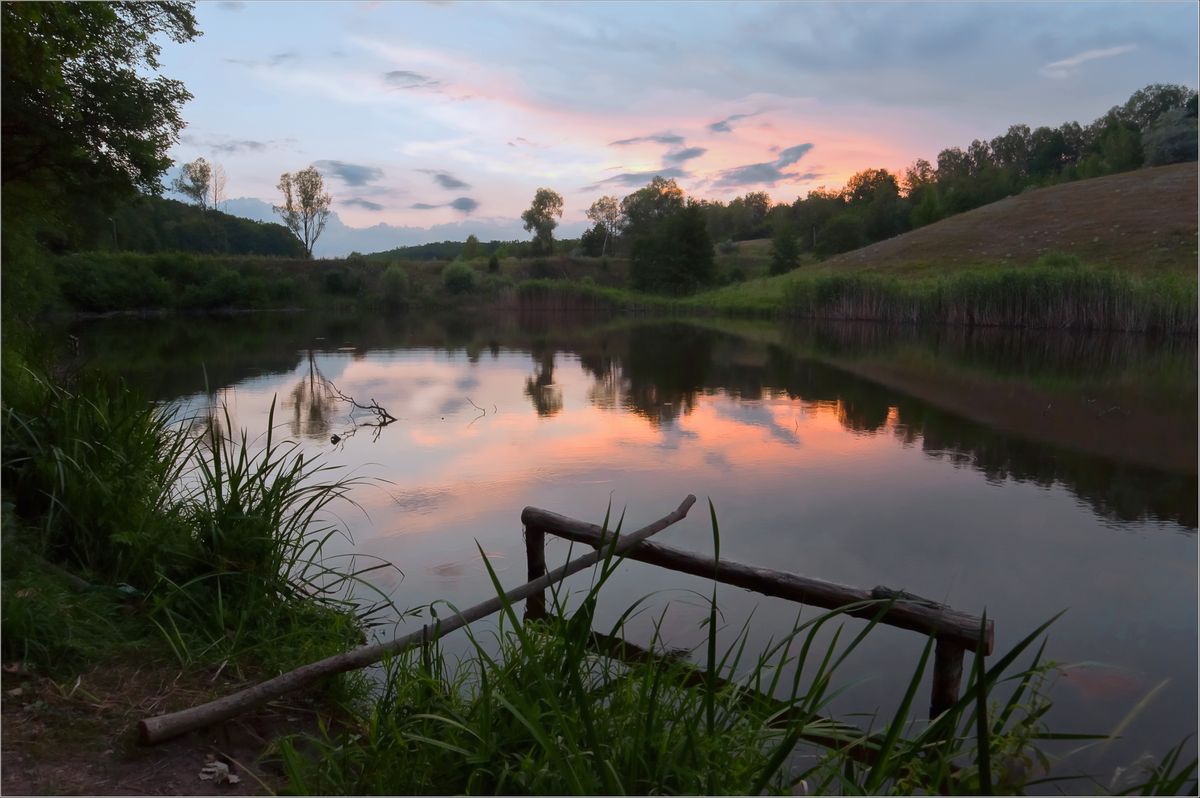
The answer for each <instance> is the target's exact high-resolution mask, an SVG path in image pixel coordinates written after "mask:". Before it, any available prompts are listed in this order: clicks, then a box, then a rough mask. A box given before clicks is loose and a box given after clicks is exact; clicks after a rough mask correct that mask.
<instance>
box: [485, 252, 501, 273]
mask: <svg viewBox="0 0 1200 798" xmlns="http://www.w3.org/2000/svg"><path fill="white" fill-rule="evenodd" d="M499 271H500V257H499V256H498V255H497V254H496V253H495V252H493V253H492V254H491V255H490V256H489V257H488V274H496V273H497V272H499Z"/></svg>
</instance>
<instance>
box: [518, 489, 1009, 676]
mask: <svg viewBox="0 0 1200 798" xmlns="http://www.w3.org/2000/svg"><path fill="white" fill-rule="evenodd" d="M521 521H522V523H524V524H525V528H526V530H529V529H536V530H538V531H541V532H549V533H550V534H552V535H558V536H559V537H564V538H567V539H568V540H574V541H576V542H579V543H586V544H588V545H589V546H599V545H600V544H601V542H602V540H603V530H602V529H601V528H600V527H598V526H596V525H595V524H588V523H585V522H583V521H577V520H575V519H574V518H567V517H566V516H563V515H559V514H558V513H552V512H549V511H547V510H541V509H538V508H536V507H526V508H525V510H524V512H522V513H521ZM625 556H626V557H628V558H629V559H631V560H638V561H640V562H645V563H650V564H651V565H658V566H661V567H663V568H669V569H670V570H672V571H680V572H682V573H686V574H692V575H694V576H699V577H703V578H705V579H715V580H716V581H718V582H721V583H723V584H727V585H734V586H736V587H741V588H745V589H746V590H753V591H754V592H756V593H761V594H763V595H765V596H775V597H777V598H784V599H788V600H790V601H796V602H799V603H801V604H809V605H811V606H814V607H823V608H825V609H829V610H836V609H840V608H842V607H847V606H848V605H851V604H864V603H865V606H860V607H854V608H850V609H847V610H846V614H847V615H851V616H854V617H856V618H866V619H868V620H870V619H873V618H875V617H876V616H879V618H880V621H879V622H880V623H884V624H887V625H889V626H897V627H899V628H901V629H910V630H912V631H916V632H921V633H922V634H926V635H934V636H936V637H937V639H938V642H939V643H942V642H943V641H945V642H948V643H953V644H954V645H955V646H956V647H958V648H959V649H965V650H967V651H975V650H976V649H978V648H979V646H980V635H979V632H980V628H981V625H982V620H981V619H980V618H978V617H976V616H974V615H969V614H967V613H965V612H959V611H957V610H953V609H950V608H948V607H944V606H943V605H940V604H937V603H936V602H932V601H929V600H928V599H920V597H916V596H912V595H911V594H905V593H902V592H901V591H894V590H890V589H888V588H880V587H876V588H875V589H874V590H863V589H861V588H857V587H850V586H848V585H839V584H836V583H834V582H825V581H822V580H819V579H810V578H808V577H804V576H799V575H797V574H791V573H786V572H784V571H774V570H771V569H769V568H759V567H757V566H752V565H742V564H740V563H735V562H729V561H726V560H721V561H719V562H718V561H716V560H713V559H711V558H709V557H705V556H703V555H699V554H693V553H691V552H688V551H682V550H680V549H674V548H671V547H669V546H663V545H660V544H657V543H643V544H640V545H638V546H637V547H635V548H633V549H631V550H630V551H628V552H627V553H626V554H625ZM914 599H915V600H914ZM884 600H890V601H892V604H891V606H889V607H886V608H883V607H881V603H882V601H884ZM881 609H883V612H882V614H881V612H880V611H881ZM994 636H995V633H994V624H993V623H992V621H990V620H989V621H988V622H987V629H986V633H985V635H984V639H983V653H984V654H991V653H992V645H993V640H994ZM946 653H947V654H950V653H951V652H950V650H949V649H948V650H947V652H946ZM959 656H960V657H961V650H960V651H959ZM947 660H949V657H947ZM946 666H947V667H946V669H947V670H952V667H951V665H950V662H949V661H947V663H946ZM956 686H957V684H956Z"/></svg>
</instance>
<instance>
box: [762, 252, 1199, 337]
mask: <svg viewBox="0 0 1200 798" xmlns="http://www.w3.org/2000/svg"><path fill="white" fill-rule="evenodd" d="M783 310H784V312H785V313H787V314H789V315H794V316H802V317H809V318H822V319H841V320H860V319H869V320H874V321H884V322H899V323H912V324H954V325H965V326H980V327H1029V328H1042V329H1070V330H1124V331H1133V332H1150V331H1160V332H1169V333H1185V332H1195V331H1196V282H1195V280H1194V279H1193V280H1188V279H1184V278H1182V277H1178V276H1173V275H1166V276H1155V277H1134V276H1132V275H1130V274H1127V273H1124V272H1119V271H1113V270H1098V269H1088V268H1085V267H1082V266H1080V265H1078V264H1070V263H1068V264H1065V265H1055V264H1053V263H1049V262H1047V263H1039V264H1038V265H1035V266H1031V267H1025V268H980V269H976V270H969V271H961V272H957V273H953V274H948V275H943V276H938V277H934V278H924V279H903V280H902V279H899V278H896V277H891V276H885V275H878V274H870V273H865V274H864V273H857V274H846V275H825V276H820V277H812V278H804V277H798V278H795V279H792V280H791V281H790V282H787V283H786V284H785V285H784V288H783Z"/></svg>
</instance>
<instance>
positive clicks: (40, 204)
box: [0, 1, 200, 230]
mask: <svg viewBox="0 0 1200 798" xmlns="http://www.w3.org/2000/svg"><path fill="white" fill-rule="evenodd" d="M2 30H3V34H2V35H3V47H2V48H0V50H2V52H3V72H4V94H3V98H2V102H3V117H4V135H3V148H2V149H3V153H2V155H0V158H2V164H3V166H2V169H0V172H3V181H4V190H5V192H6V193H8V192H9V191H10V190H12V189H18V188H19V189H20V190H21V196H22V200H23V201H34V202H35V203H36V205H35V207H36V208H38V209H42V210H49V211H50V212H51V213H52V214H55V215H57V214H58V213H60V212H61V211H64V210H66V209H67V208H70V207H72V206H74V205H91V204H97V203H98V204H101V205H106V204H108V203H110V202H112V201H113V200H115V199H117V198H119V197H121V196H127V195H129V194H131V193H132V192H133V191H134V190H135V189H138V190H141V191H144V192H148V193H156V192H158V191H159V190H160V184H159V178H160V176H161V175H162V173H163V172H164V171H165V170H166V169H167V167H168V166H169V165H170V163H171V161H170V159H168V158H167V155H166V153H167V150H168V149H169V148H170V147H171V145H173V144H174V143H175V141H176V140H177V139H178V136H179V131H180V129H181V128H182V127H183V119H182V117H181V116H180V115H179V109H180V107H181V106H182V105H183V103H184V102H186V101H187V100H188V99H190V97H191V95H190V94H188V92H187V90H186V89H185V88H184V86H183V84H182V83H180V82H179V81H176V80H170V79H168V78H165V77H163V76H161V75H157V74H155V73H156V70H157V69H158V66H159V62H158V56H159V53H160V51H161V46H160V45H159V44H158V41H157V39H158V37H159V36H160V35H165V36H166V37H167V38H169V39H171V40H172V41H174V42H177V43H183V42H187V41H191V40H192V39H194V38H196V37H197V36H198V35H200V34H199V31H198V30H197V29H196V22H195V18H194V17H193V15H192V8H191V4H190V3H186V2H169V1H165V2H147V3H119V4H116V3H114V4H108V3H5V4H4V5H3V26H2ZM30 190H32V191H30ZM13 196H14V195H12V194H10V195H9V196H8V198H7V199H8V200H9V201H8V202H5V208H6V211H7V210H8V206H9V205H11V204H12V199H13ZM11 220H12V217H11V216H9V214H8V213H7V212H6V215H5V228H6V230H7V229H8V228H9V222H10V221H11ZM60 221H61V219H60Z"/></svg>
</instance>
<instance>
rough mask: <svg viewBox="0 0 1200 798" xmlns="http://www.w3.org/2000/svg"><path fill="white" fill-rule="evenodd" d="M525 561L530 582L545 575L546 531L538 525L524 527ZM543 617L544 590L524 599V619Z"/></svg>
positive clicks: (544, 607)
mask: <svg viewBox="0 0 1200 798" xmlns="http://www.w3.org/2000/svg"><path fill="white" fill-rule="evenodd" d="M525 561H526V563H527V564H528V566H529V569H528V580H529V581H530V582H532V581H534V580H535V579H540V578H541V577H543V576H545V575H546V533H545V532H543V531H542V530H541V529H540V528H538V527H535V526H527V527H525ZM545 617H546V591H544V590H543V591H541V592H540V593H535V594H533V595H531V596H530V597H529V598H527V599H525V620H527V621H529V620H541V619H542V618H545Z"/></svg>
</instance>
